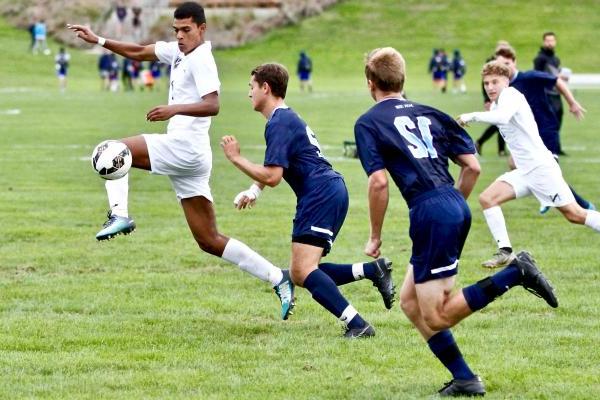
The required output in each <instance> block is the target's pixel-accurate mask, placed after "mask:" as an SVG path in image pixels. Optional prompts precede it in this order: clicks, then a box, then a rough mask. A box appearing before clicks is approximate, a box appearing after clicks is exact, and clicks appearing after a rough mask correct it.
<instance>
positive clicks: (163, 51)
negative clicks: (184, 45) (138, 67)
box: [154, 41, 179, 65]
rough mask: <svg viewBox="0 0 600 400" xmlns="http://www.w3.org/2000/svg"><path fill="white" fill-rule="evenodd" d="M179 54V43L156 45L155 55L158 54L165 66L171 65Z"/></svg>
mask: <svg viewBox="0 0 600 400" xmlns="http://www.w3.org/2000/svg"><path fill="white" fill-rule="evenodd" d="M178 53H179V48H178V47H177V42H162V41H160V42H156V43H155V44H154V54H156V57H158V60H159V61H160V62H161V63H163V64H167V65H171V63H172V62H173V59H174V58H175V57H176V56H177V54H178Z"/></svg>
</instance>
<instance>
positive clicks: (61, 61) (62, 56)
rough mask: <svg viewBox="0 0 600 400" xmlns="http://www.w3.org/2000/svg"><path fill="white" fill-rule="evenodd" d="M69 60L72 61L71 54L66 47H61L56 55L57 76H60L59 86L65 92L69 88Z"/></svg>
mask: <svg viewBox="0 0 600 400" xmlns="http://www.w3.org/2000/svg"><path fill="white" fill-rule="evenodd" d="M69 61H71V55H70V54H69V53H67V52H66V50H65V48H64V47H61V48H60V50H59V51H58V54H57V55H56V57H54V63H55V68H56V76H58V86H59V88H60V91H61V92H64V91H65V90H66V89H67V70H68V69H69Z"/></svg>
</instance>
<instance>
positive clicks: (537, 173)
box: [496, 163, 575, 207]
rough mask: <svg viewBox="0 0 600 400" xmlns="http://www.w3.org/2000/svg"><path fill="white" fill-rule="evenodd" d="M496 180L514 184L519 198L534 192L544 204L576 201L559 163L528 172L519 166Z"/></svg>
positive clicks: (550, 204)
mask: <svg viewBox="0 0 600 400" xmlns="http://www.w3.org/2000/svg"><path fill="white" fill-rule="evenodd" d="M496 180H497V181H502V182H506V183H508V184H509V185H510V186H512V188H513V190H514V191H515V194H516V197H517V198H520V197H525V196H529V195H531V194H533V195H534V196H535V197H536V198H537V199H538V201H539V202H540V203H541V205H542V206H547V207H562V206H566V205H567V204H570V203H574V202H575V197H573V193H572V192H571V189H570V188H569V185H567V182H565V180H564V178H563V176H562V172H561V170H560V167H559V166H558V164H557V163H552V164H548V165H541V166H539V167H536V168H534V169H533V170H531V171H529V172H527V173H522V172H521V171H520V170H519V169H518V168H517V169H514V170H512V171H509V172H506V173H504V174H502V175H500V176H499V177H498V179H496Z"/></svg>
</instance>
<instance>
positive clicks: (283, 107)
mask: <svg viewBox="0 0 600 400" xmlns="http://www.w3.org/2000/svg"><path fill="white" fill-rule="evenodd" d="M288 108H289V107H288V106H287V105H285V104H284V105H282V106H279V107H275V109H274V110H273V112H272V113H271V115H269V121H270V120H271V118H273V115H275V111H277V110H287V109H288Z"/></svg>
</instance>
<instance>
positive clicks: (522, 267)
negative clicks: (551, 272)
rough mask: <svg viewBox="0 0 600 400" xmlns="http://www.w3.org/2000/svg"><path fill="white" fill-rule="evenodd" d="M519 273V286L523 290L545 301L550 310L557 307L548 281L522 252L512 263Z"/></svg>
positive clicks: (526, 254)
mask: <svg viewBox="0 0 600 400" xmlns="http://www.w3.org/2000/svg"><path fill="white" fill-rule="evenodd" d="M513 265H515V266H516V267H517V268H518V269H519V271H520V272H521V286H523V287H524V288H525V290H527V291H529V292H531V293H533V294H534V295H536V296H537V297H541V298H542V299H544V300H546V303H548V305H549V306H550V307H552V308H556V307H558V300H557V299H556V296H555V295H554V288H553V287H552V285H550V282H548V279H546V277H545V276H544V274H542V271H540V270H539V268H538V267H537V265H535V260H534V259H533V257H531V254H529V253H528V252H527V251H522V252H520V253H519V254H517V257H516V260H515V262H513Z"/></svg>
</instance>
